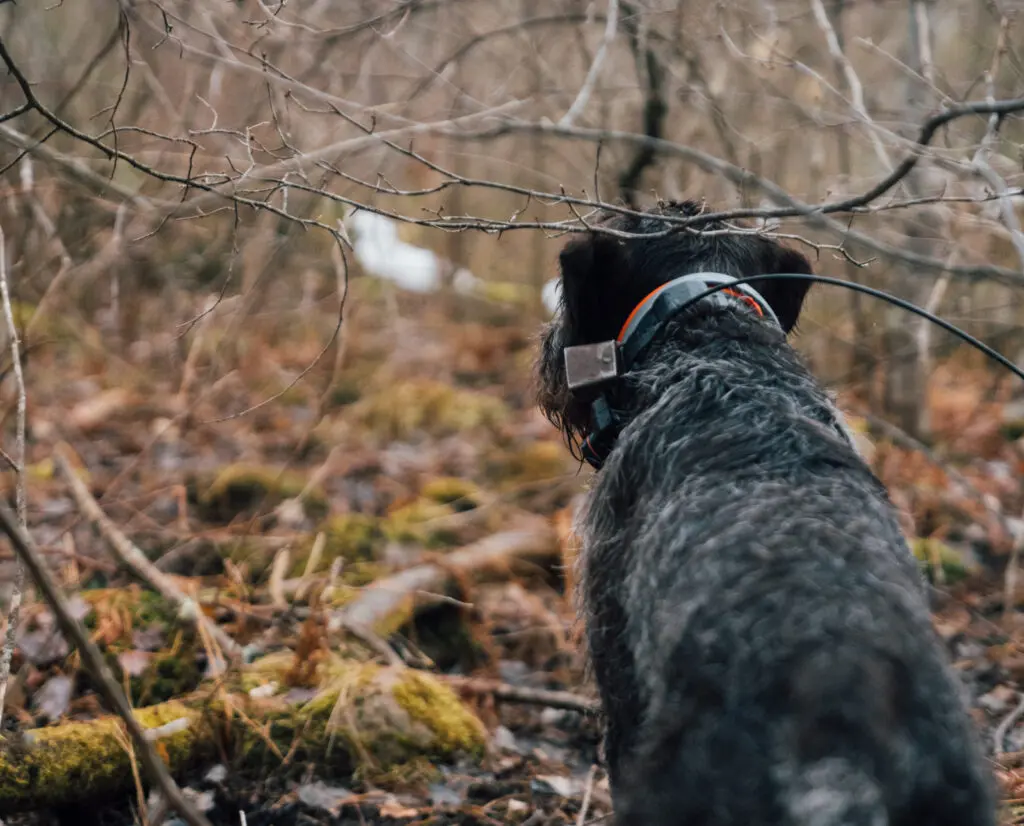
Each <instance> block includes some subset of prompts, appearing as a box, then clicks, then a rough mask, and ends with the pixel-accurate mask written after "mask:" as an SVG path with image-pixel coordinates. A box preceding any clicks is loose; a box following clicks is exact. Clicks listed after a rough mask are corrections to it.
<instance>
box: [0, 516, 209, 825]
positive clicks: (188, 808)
mask: <svg viewBox="0 0 1024 826" xmlns="http://www.w3.org/2000/svg"><path fill="white" fill-rule="evenodd" d="M0 530H3V532H4V533H6V534H7V536H8V537H9V538H10V540H11V545H12V546H13V547H14V551H15V553H17V554H18V556H19V558H21V560H22V561H23V562H24V564H25V567H26V568H27V569H28V571H29V573H30V574H31V575H32V580H33V581H34V582H35V584H36V586H37V587H38V588H39V591H40V592H41V593H42V595H43V598H44V599H45V600H46V602H47V604H49V606H50V608H51V609H53V614H54V616H55V617H56V618H57V622H58V624H59V625H60V628H61V631H62V632H63V633H64V634H65V635H66V636H67V638H68V640H70V641H71V642H73V643H74V644H75V647H76V648H77V649H78V652H79V654H80V655H81V657H82V662H83V664H84V665H85V667H86V668H87V669H88V670H89V671H90V672H91V673H92V677H93V679H95V680H96V687H97V689H98V690H99V692H100V694H101V695H102V696H103V699H104V700H106V701H107V703H109V704H110V707H111V708H112V709H114V711H116V712H117V714H118V716H119V717H120V718H121V719H122V720H123V722H124V725H125V728H127V730H128V734H130V735H131V738H132V742H133V743H134V744H135V749H136V752H137V754H138V755H139V757H141V758H142V764H143V766H144V767H145V769H146V772H147V774H149V777H150V779H151V780H152V781H153V783H154V785H156V786H157V787H159V788H160V790H161V791H162V792H163V793H164V795H165V796H166V797H167V800H168V802H169V803H170V805H171V806H172V807H173V808H174V809H175V811H177V813H178V814H179V815H181V817H182V818H184V820H185V821H186V822H187V823H188V824H189V826H212V824H211V823H210V821H209V820H207V819H206V817H204V816H203V814H202V813H201V812H199V811H198V810H197V809H196V808H195V806H193V805H192V804H191V803H190V802H189V800H188V799H187V798H186V797H185V795H184V794H182V791H181V789H180V788H179V787H178V784H177V783H175V782H174V778H173V777H171V773H170V772H169V771H168V769H167V766H166V764H165V763H164V762H163V760H162V759H161V758H160V757H159V755H157V753H156V751H155V749H154V748H153V744H152V743H151V742H150V741H149V739H148V738H147V737H146V732H145V731H144V730H143V728H142V726H141V725H140V723H139V721H138V720H137V719H135V715H134V714H132V707H131V705H130V704H129V703H128V699H127V698H126V697H125V696H124V692H123V691H122V690H121V687H120V686H119V685H118V684H117V680H116V679H115V677H114V675H113V673H112V672H111V670H110V668H109V667H108V666H107V663H106V661H105V660H104V659H103V654H101V653H100V650H99V649H98V648H97V647H96V645H95V644H94V643H93V642H92V640H90V639H89V636H88V634H87V633H86V631H85V629H84V628H82V626H81V624H80V623H79V622H78V621H77V620H76V619H75V617H74V612H73V609H72V607H71V604H70V603H69V602H68V598H67V597H66V596H64V592H63V591H61V589H60V588H59V587H58V585H57V581H56V580H55V579H54V577H53V574H51V573H50V571H49V569H48V568H47V567H46V563H45V562H44V561H43V558H42V555H41V554H40V553H39V549H38V548H37V547H36V544H35V542H33V541H32V537H30V536H29V535H28V533H27V532H26V531H25V530H24V529H23V528H22V527H21V526H20V525H19V524H18V521H17V517H15V515H14V514H13V513H11V511H10V509H9V508H8V507H7V506H6V505H3V504H0Z"/></svg>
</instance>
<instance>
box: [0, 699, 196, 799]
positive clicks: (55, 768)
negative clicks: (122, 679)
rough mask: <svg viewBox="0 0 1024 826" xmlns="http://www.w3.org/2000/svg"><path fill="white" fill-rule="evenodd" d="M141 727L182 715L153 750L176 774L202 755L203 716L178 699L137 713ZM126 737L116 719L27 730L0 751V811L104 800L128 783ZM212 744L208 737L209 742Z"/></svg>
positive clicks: (148, 727)
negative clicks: (180, 726) (178, 726)
mask: <svg viewBox="0 0 1024 826" xmlns="http://www.w3.org/2000/svg"><path fill="white" fill-rule="evenodd" d="M135 718H136V719H137V720H138V721H139V722H140V723H141V724H142V726H143V728H146V729H151V728H157V727H159V726H163V725H165V724H167V723H171V722H172V721H174V720H178V719H180V718H185V719H187V720H188V721H189V725H188V726H187V727H186V728H185V729H184V730H182V731H178V732H176V733H174V734H170V735H164V736H162V737H160V738H159V739H158V740H157V741H156V742H157V750H158V751H159V752H160V754H161V756H162V757H163V758H164V760H165V761H166V762H167V763H168V765H169V766H170V768H171V770H172V771H175V772H178V771H180V770H181V769H182V768H184V767H185V766H186V765H187V764H189V763H190V762H191V761H192V760H193V759H195V758H197V757H200V756H201V754H200V751H201V749H200V748H198V745H199V743H200V741H201V739H202V737H203V731H202V728H203V727H202V725H201V715H200V714H199V713H198V712H197V711H194V710H192V709H189V708H188V707H186V706H185V705H183V704H181V703H165V704H164V705H161V706H155V707H153V708H146V709H139V710H137V711H135ZM127 738H128V735H127V733H126V732H125V731H124V728H123V724H122V723H121V721H120V720H117V719H115V718H111V717H108V718H104V719H101V720H95V721H92V722H86V723H62V724H61V725H59V726H53V727H50V728H43V729H34V730H32V731H30V732H27V733H26V734H25V740H26V743H25V744H21V745H19V746H17V747H12V746H7V747H6V748H4V749H3V750H2V751H0V811H2V812H3V813H4V814H6V813H8V812H12V811H19V810H25V809H29V808H34V807H49V806H53V805H57V804H60V803H63V802H68V801H76V800H87V799H95V798H102V797H104V796H107V795H110V794H113V793H116V792H118V791H124V790H125V789H126V787H130V785H131V782H132V780H131V778H132V773H131V772H132V769H131V764H130V762H129V756H128V752H127V751H126V750H125V747H124V743H126V742H128V739H127ZM210 745H212V741H211V743H210Z"/></svg>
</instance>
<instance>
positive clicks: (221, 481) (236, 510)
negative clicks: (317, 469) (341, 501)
mask: <svg viewBox="0 0 1024 826" xmlns="http://www.w3.org/2000/svg"><path fill="white" fill-rule="evenodd" d="M307 481H308V480H307V479H306V477H305V476H304V475H303V474H301V473H296V472H293V471H287V470H281V469H279V468H273V467H264V466H262V465H252V464H245V463H239V464H234V465H228V466H227V467H225V468H223V469H222V470H221V471H220V472H219V473H218V474H217V475H216V476H215V477H214V478H213V479H212V480H211V481H209V482H206V483H204V482H197V483H196V485H195V488H196V497H195V498H196V504H197V505H198V506H199V508H200V512H201V514H202V515H203V518H205V519H209V520H211V521H222V522H228V521H230V520H232V519H234V518H235V517H236V516H238V515H239V514H243V513H248V512H252V511H253V510H254V509H256V508H260V509H261V510H263V511H265V512H266V511H269V510H271V509H272V508H273V507H274V506H275V505H278V504H280V503H281V502H283V501H284V500H286V499H294V498H295V497H297V496H298V495H299V494H301V493H302V492H303V491H304V490H305V488H306V484H307ZM303 505H304V507H305V509H306V512H307V513H308V514H310V515H311V516H313V517H314V518H318V517H323V516H324V515H326V513H327V511H328V510H329V507H328V501H327V496H326V494H325V493H324V491H323V490H322V489H321V488H320V487H319V486H314V487H313V488H312V489H311V490H308V491H306V492H305V496H304V498H303Z"/></svg>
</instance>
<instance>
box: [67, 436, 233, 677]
mask: <svg viewBox="0 0 1024 826" xmlns="http://www.w3.org/2000/svg"><path fill="white" fill-rule="evenodd" d="M69 451H70V448H69V447H68V446H67V445H65V444H63V443H62V444H59V445H57V447H56V449H55V450H54V454H53V458H54V464H55V465H56V467H57V470H58V471H59V472H60V473H61V475H62V476H63V477H64V479H65V480H66V481H67V483H68V487H69V489H70V490H71V495H72V497H74V500H75V503H76V504H77V505H78V508H79V510H80V511H81V512H82V514H83V515H84V516H85V517H86V519H88V520H89V522H91V523H92V525H93V526H94V527H95V528H96V530H97V531H99V533H100V535H101V536H102V537H103V538H104V539H105V540H106V542H107V545H108V546H109V547H110V550H111V551H113V553H114V556H116V557H117V559H118V561H119V562H120V563H121V564H122V565H124V567H125V568H127V569H128V571H129V572H130V573H131V574H132V575H133V576H134V577H135V578H136V579H138V580H140V581H141V582H142V583H144V584H145V585H148V586H149V587H151V588H152V589H153V590H155V591H156V592H157V593H158V594H160V596H162V597H163V598H164V599H166V600H167V601H168V602H170V603H173V604H174V605H176V606H177V608H178V613H179V616H181V618H182V619H184V620H186V621H189V622H193V623H195V624H196V625H197V626H200V627H201V629H202V630H203V631H205V632H206V633H207V634H209V635H210V637H211V638H212V639H213V640H215V641H216V643H217V645H218V646H220V648H221V649H222V650H223V651H224V652H225V653H226V654H227V655H228V656H229V657H236V656H240V655H241V653H242V649H241V647H240V646H239V645H238V643H237V642H235V641H234V640H233V639H232V638H231V637H230V636H229V635H228V634H227V632H225V631H224V630H223V629H222V628H221V627H220V626H219V625H217V624H216V623H215V622H211V621H210V620H209V619H208V618H207V617H206V615H205V614H203V611H202V609H201V608H200V607H199V605H197V604H196V602H195V600H193V599H192V597H190V596H189V595H188V594H186V593H185V592H184V591H182V590H181V588H179V587H178V586H177V584H175V582H174V581H173V580H172V579H171V578H170V577H169V576H167V574H165V573H164V572H163V571H161V570H160V569H159V568H157V567H156V566H155V565H154V564H153V563H152V562H150V561H149V559H147V558H146V555H145V554H144V553H143V552H142V551H141V550H139V548H137V547H136V546H135V545H134V544H133V543H132V541H131V540H130V539H129V538H128V537H127V536H125V535H124V534H123V533H122V532H121V530H120V529H119V528H118V527H117V526H116V525H115V524H114V523H113V522H112V521H111V520H110V517H108V516H107V515H106V514H105V513H104V512H103V510H102V509H101V508H100V506H99V504H98V503H97V502H96V500H95V499H94V498H93V496H92V494H91V493H89V489H88V488H87V487H86V486H85V483H84V482H83V481H82V480H81V479H79V478H78V474H76V473H75V471H74V468H73V467H72V464H71V462H70V461H69V459H68V457H67V453H68V452H69Z"/></svg>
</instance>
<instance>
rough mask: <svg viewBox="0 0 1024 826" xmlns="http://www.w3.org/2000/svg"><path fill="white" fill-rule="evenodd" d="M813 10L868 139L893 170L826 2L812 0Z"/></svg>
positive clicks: (878, 156)
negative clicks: (830, 18) (826, 7)
mask: <svg viewBox="0 0 1024 826" xmlns="http://www.w3.org/2000/svg"><path fill="white" fill-rule="evenodd" d="M811 10H812V11H813V12H814V20H815V22H817V24H818V28H820V29H821V31H822V33H823V34H824V35H825V43H826V44H827V45H828V51H829V54H830V55H832V59H833V60H834V61H835V62H836V64H837V65H838V66H839V67H840V68H841V69H842V70H843V77H845V78H846V85H847V86H849V87H850V105H851V106H852V108H853V111H854V114H855V115H856V116H857V119H858V120H859V121H860V122H861V124H862V125H863V126H864V128H865V131H866V132H867V135H868V139H869V140H870V141H871V147H872V149H874V150H875V156H876V157H877V158H878V162H879V163H880V164H881V165H882V168H883V169H885V171H886V172H891V171H892V159H891V158H890V157H889V152H888V150H886V148H885V146H883V144H882V140H881V138H879V137H878V131H877V129H876V127H875V122H874V121H873V120H872V118H871V115H870V114H869V113H868V108H867V105H866V104H865V103H864V85H863V84H862V83H861V82H860V78H859V77H858V76H857V73H856V72H855V71H854V69H853V65H852V64H851V63H850V61H849V59H848V58H847V57H846V54H845V53H844V52H843V49H842V47H841V46H840V45H839V38H838V36H837V35H836V30H835V28H833V26H832V21H831V20H829V18H828V12H827V11H825V4H824V3H822V0H811Z"/></svg>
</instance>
